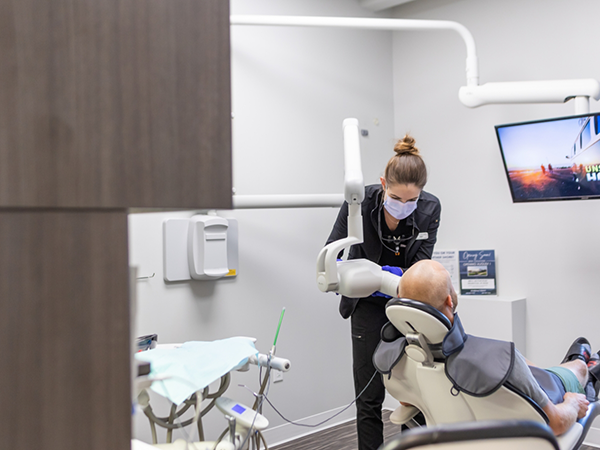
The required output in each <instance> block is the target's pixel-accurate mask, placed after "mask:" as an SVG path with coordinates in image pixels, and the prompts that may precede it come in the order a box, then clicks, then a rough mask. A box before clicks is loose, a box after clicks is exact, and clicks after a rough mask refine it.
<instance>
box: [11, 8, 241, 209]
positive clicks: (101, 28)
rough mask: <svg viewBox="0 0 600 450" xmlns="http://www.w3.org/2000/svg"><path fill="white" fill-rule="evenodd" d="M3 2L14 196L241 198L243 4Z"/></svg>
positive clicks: (56, 199) (37, 200) (106, 201)
mask: <svg viewBox="0 0 600 450" xmlns="http://www.w3.org/2000/svg"><path fill="white" fill-rule="evenodd" d="M0 9H1V10H2V14H1V15H0V30H1V31H0V207H1V206H8V207H10V206H19V207H23V206H27V207H69V208H72V207H84V208H89V207H98V208H115V207H116V208H127V207H142V208H188V209H192V208H198V207H207V208H217V207H219V208H230V207H231V99H230V97H231V94H230V91H231V89H230V75H229V73H230V57H229V2H227V1H223V0H202V1H198V0H169V1H166V0H102V1H98V0H21V1H18V2H17V1H14V0H0Z"/></svg>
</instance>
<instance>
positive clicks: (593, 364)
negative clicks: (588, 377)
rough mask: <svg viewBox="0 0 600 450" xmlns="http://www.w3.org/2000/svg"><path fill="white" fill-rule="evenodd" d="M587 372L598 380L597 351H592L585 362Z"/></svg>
mask: <svg viewBox="0 0 600 450" xmlns="http://www.w3.org/2000/svg"><path fill="white" fill-rule="evenodd" d="M587 366H588V372H589V373H590V374H592V375H594V376H595V377H596V379H597V380H600V355H599V354H598V352H596V353H593V354H592V355H591V356H590V359H589V361H588V363H587Z"/></svg>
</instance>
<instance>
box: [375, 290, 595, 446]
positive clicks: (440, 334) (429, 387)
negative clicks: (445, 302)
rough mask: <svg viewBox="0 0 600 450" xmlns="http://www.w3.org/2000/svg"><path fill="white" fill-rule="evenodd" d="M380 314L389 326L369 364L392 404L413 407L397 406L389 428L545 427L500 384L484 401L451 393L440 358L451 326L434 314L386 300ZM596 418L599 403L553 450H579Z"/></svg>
mask: <svg viewBox="0 0 600 450" xmlns="http://www.w3.org/2000/svg"><path fill="white" fill-rule="evenodd" d="M386 314H387V317H388V319H389V320H390V323H388V324H386V326H384V328H383V329H382V341H381V343H380V345H379V347H378V349H377V351H376V352H375V355H374V363H375V366H376V367H377V368H378V369H379V371H380V372H381V373H382V374H383V378H384V384H385V387H386V389H387V391H388V392H389V393H390V394H391V395H392V396H393V397H394V398H396V399H397V400H398V401H400V402H404V403H408V404H410V405H414V406H403V405H400V406H399V407H398V408H397V409H396V410H395V411H394V412H393V413H392V414H391V416H390V420H391V421H392V423H395V424H407V423H408V422H409V421H411V419H412V418H413V417H414V416H415V415H416V414H418V413H419V411H421V412H422V413H423V415H424V416H425V420H426V423H427V426H428V427H430V426H436V425H441V424H452V423H456V422H475V421H514V420H520V421H532V422H537V423H539V424H542V425H547V423H548V418H547V416H546V414H545V413H544V411H543V410H542V409H541V408H540V407H539V406H538V405H537V404H536V403H535V402H534V401H533V400H532V399H531V398H529V397H527V396H526V395H524V394H523V393H521V392H519V391H518V390H517V389H515V388H513V387H512V386H510V385H508V384H506V383H505V384H503V385H501V386H500V387H499V388H498V389H496V390H495V391H494V392H492V393H491V394H489V395H486V396H474V395H468V394H466V393H464V392H462V391H460V390H458V389H456V387H455V386H454V385H453V383H452V382H451V381H450V379H449V378H448V376H447V375H446V357H445V356H444V354H443V353H442V341H443V340H444V337H445V336H446V334H448V332H449V330H450V329H451V327H452V325H451V323H450V321H449V320H448V318H447V317H446V316H444V315H443V314H442V313H441V312H439V311H438V310H437V309H435V308H433V307H431V306H429V305H426V304H424V303H421V302H417V301H414V300H409V299H392V300H390V301H389V302H388V304H387V306H386ZM400 333H401V334H400ZM599 413H600V407H599V402H598V401H595V402H590V406H589V408H588V412H587V415H586V416H585V417H584V418H583V419H580V420H579V421H578V422H576V423H575V424H574V425H573V426H572V427H571V428H570V429H569V430H568V431H567V432H566V433H564V434H563V435H561V436H559V437H557V442H558V446H559V449H560V450H572V449H577V448H579V446H580V445H581V443H582V442H583V440H584V438H585V435H586V434H587V432H588V430H589V428H590V426H591V424H592V422H593V420H594V418H595V417H596V416H597V415H598V414H599Z"/></svg>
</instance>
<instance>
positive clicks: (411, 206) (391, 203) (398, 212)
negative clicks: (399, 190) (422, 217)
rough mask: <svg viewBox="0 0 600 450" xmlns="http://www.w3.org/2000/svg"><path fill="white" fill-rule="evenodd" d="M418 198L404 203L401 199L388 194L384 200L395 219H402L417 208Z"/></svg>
mask: <svg viewBox="0 0 600 450" xmlns="http://www.w3.org/2000/svg"><path fill="white" fill-rule="evenodd" d="M418 200H419V199H418V198H417V200H415V201H412V202H406V203H402V202H401V201H400V200H395V199H393V198H391V197H389V196H388V197H387V198H386V199H385V201H384V202H383V206H384V207H385V210H386V211H387V212H389V213H390V215H391V216H392V217H393V218H394V219H398V220H402V219H406V218H407V217H408V216H410V215H411V214H412V213H413V211H414V210H415V209H417V201H418Z"/></svg>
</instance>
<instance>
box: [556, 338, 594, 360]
mask: <svg viewBox="0 0 600 450" xmlns="http://www.w3.org/2000/svg"><path fill="white" fill-rule="evenodd" d="M591 356H592V346H591V345H590V343H589V341H588V340H587V339H586V338H584V337H580V338H577V339H575V341H573V343H572V344H571V347H569V351H568V352H567V354H566V355H565V357H564V358H563V360H562V362H561V364H563V363H566V362H568V361H573V360H575V359H580V360H582V361H583V362H584V363H586V364H587V363H588V361H589V360H590V357H591Z"/></svg>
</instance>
